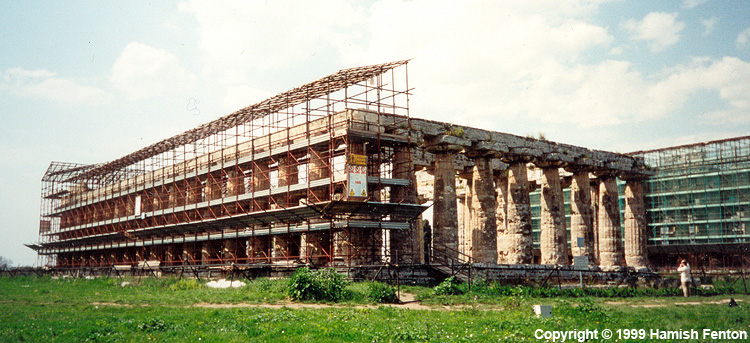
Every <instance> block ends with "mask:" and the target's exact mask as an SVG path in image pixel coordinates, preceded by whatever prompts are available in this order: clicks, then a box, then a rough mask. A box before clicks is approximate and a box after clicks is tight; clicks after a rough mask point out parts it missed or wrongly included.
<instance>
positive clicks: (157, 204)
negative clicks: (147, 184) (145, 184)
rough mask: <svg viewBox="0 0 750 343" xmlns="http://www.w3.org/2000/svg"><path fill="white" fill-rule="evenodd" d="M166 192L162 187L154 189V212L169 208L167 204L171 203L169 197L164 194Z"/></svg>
mask: <svg viewBox="0 0 750 343" xmlns="http://www.w3.org/2000/svg"><path fill="white" fill-rule="evenodd" d="M164 193H165V192H164V190H163V189H162V186H156V187H154V189H153V194H154V208H153V209H154V211H158V210H163V209H165V208H166V207H167V202H168V201H169V197H168V196H167V195H165V194H164Z"/></svg>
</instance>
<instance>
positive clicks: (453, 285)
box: [435, 276, 464, 295]
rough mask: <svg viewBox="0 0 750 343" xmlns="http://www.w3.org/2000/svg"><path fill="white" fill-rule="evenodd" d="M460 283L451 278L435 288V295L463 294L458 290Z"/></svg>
mask: <svg viewBox="0 0 750 343" xmlns="http://www.w3.org/2000/svg"><path fill="white" fill-rule="evenodd" d="M460 283H461V281H459V280H458V279H456V278H455V277H453V276H451V277H449V278H447V279H445V280H444V281H443V282H441V283H440V284H439V285H437V286H435V295H457V294H463V293H464V292H463V291H462V290H461V289H460V288H458V285H459V284H460Z"/></svg>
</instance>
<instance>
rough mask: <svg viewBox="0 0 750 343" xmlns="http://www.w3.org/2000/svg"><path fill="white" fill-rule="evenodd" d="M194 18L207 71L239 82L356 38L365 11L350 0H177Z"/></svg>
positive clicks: (333, 50)
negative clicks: (181, 0) (220, 2)
mask: <svg viewBox="0 0 750 343" xmlns="http://www.w3.org/2000/svg"><path fill="white" fill-rule="evenodd" d="M180 9H181V10H183V11H188V12H192V13H193V14H194V15H195V18H196V19H197V21H198V25H199V26H198V29H197V32H198V35H199V38H200V43H199V46H200V48H201V50H202V52H203V53H204V54H205V56H206V57H207V58H206V60H205V62H206V70H205V71H204V72H205V73H206V74H207V75H217V74H218V75H220V77H221V78H222V79H223V80H226V81H228V82H231V83H237V82H244V81H246V80H247V78H248V74H249V73H250V72H251V71H254V70H267V69H275V68H287V67H288V66H289V65H290V64H294V63H295V62H298V61H300V60H303V59H306V58H309V57H310V56H313V55H315V54H320V55H323V54H330V53H334V54H335V53H337V52H340V50H342V49H347V48H349V47H348V44H349V43H350V42H356V41H361V40H362V39H363V38H362V37H361V35H360V30H358V29H357V25H358V24H361V23H362V22H363V21H364V12H363V11H362V10H360V9H358V8H355V7H352V4H351V3H350V2H349V1H344V0H336V1H266V2H261V1H252V2H247V1H228V2H224V3H223V4H222V5H217V4H216V3H215V2H213V1H206V0H193V1H188V2H185V3H181V4H180Z"/></svg>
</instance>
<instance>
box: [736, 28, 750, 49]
mask: <svg viewBox="0 0 750 343" xmlns="http://www.w3.org/2000/svg"><path fill="white" fill-rule="evenodd" d="M748 45H750V28H747V29H745V31H742V32H740V34H739V35H737V46H738V47H742V48H744V47H747V46H748Z"/></svg>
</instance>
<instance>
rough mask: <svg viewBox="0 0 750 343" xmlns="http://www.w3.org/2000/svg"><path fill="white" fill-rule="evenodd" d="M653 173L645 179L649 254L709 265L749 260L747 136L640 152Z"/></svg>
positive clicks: (749, 157) (669, 261)
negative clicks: (679, 257) (686, 258)
mask: <svg viewBox="0 0 750 343" xmlns="http://www.w3.org/2000/svg"><path fill="white" fill-rule="evenodd" d="M632 155H633V156H636V157H643V158H644V159H645V161H646V163H647V164H648V165H650V166H653V167H655V168H656V170H657V173H656V175H655V176H654V177H652V178H650V179H649V180H648V181H647V186H648V191H647V194H646V215H647V222H648V228H649V246H650V250H651V254H652V255H658V256H661V257H662V258H661V261H657V263H659V262H661V263H662V264H665V265H670V264H674V259H675V258H676V257H675V256H682V257H693V258H695V259H698V260H701V262H702V263H703V264H705V265H707V266H724V265H739V264H743V263H747V262H748V261H746V259H747V251H748V248H749V247H750V230H749V229H750V136H745V137H737V138H732V139H725V140H717V141H711V142H706V143H699V144H691V145H683V146H677V147H671V148H666V149H658V150H649V151H639V152H635V153H632Z"/></svg>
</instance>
